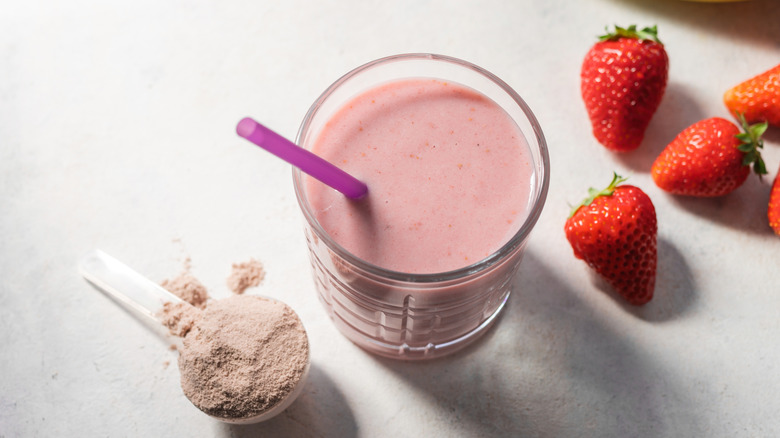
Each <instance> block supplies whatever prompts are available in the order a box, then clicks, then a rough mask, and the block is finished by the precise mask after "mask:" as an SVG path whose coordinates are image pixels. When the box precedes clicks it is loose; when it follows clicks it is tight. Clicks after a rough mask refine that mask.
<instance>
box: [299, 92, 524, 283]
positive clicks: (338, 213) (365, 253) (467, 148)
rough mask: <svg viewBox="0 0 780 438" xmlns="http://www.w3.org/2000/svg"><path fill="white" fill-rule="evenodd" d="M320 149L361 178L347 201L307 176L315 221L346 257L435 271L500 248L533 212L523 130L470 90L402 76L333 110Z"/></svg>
mask: <svg viewBox="0 0 780 438" xmlns="http://www.w3.org/2000/svg"><path fill="white" fill-rule="evenodd" d="M312 150H313V152H314V153H316V154H318V155H320V156H321V157H323V158H325V159H326V160H328V161H330V162H331V163H333V164H335V165H337V166H339V167H341V168H342V169H343V170H344V171H346V172H347V173H349V174H351V175H353V176H355V177H357V178H358V179H361V180H362V181H364V182H365V183H366V184H367V185H368V187H369V194H368V196H367V197H365V198H364V199H362V200H360V201H357V202H356V201H351V200H349V199H347V198H346V197H344V196H343V195H342V194H340V193H338V192H337V191H335V190H333V189H331V188H329V187H328V186H326V185H324V184H322V183H320V182H318V181H316V180H313V179H311V178H309V179H308V180H307V182H306V190H307V194H308V198H309V202H310V203H311V205H312V207H313V210H314V211H315V214H316V217H317V220H318V221H319V223H320V224H321V225H322V227H323V228H324V230H325V231H326V232H327V233H328V234H329V235H330V236H331V237H332V238H333V239H334V240H335V241H336V242H337V243H339V244H340V245H341V246H343V247H344V248H345V249H346V250H347V251H349V252H351V253H352V254H354V255H356V256H357V257H360V258H362V259H363V260H365V261H368V262H370V263H372V264H375V265H377V266H380V267H383V268H386V269H390V270H394V271H401V272H408V273H437V272H445V271H450V270H453V269H457V268H461V267H464V266H468V265H470V264H473V263H476V262H478V261H480V260H482V259H484V258H485V257H487V256H489V255H490V254H492V253H493V252H495V251H496V250H498V249H499V248H500V247H501V246H502V245H503V244H504V243H506V242H507V241H508V240H509V239H510V238H511V236H513V235H514V234H515V233H516V232H517V231H518V230H519V228H520V226H521V225H522V223H523V221H524V220H525V218H526V215H527V211H528V209H529V205H528V204H529V195H530V193H531V190H532V184H533V166H532V163H533V160H532V157H531V152H530V149H529V147H528V144H527V142H526V140H525V137H524V135H523V133H522V132H521V131H520V128H519V127H518V126H517V124H516V123H515V122H514V121H513V120H512V118H511V117H510V116H509V115H508V114H507V113H506V112H505V111H504V110H503V109H502V108H501V107H500V106H499V105H498V104H496V103H495V102H493V101H492V100H491V99H489V98H487V97H486V96H484V95H482V94H481V93H479V92H477V91H474V90H472V89H470V88H467V87H465V86H462V85H459V84H456V83H452V82H445V81H441V80H436V79H405V80H400V81H394V82H390V83H387V84H384V85H381V86H378V87H376V88H373V89H370V90H368V91H366V92H364V93H362V94H360V95H359V96H358V97H356V98H354V99H353V100H352V101H350V102H348V103H347V104H346V105H345V106H344V107H343V108H341V109H340V110H339V111H337V112H336V113H335V114H334V115H333V117H332V118H331V119H330V120H329V121H328V122H327V123H326V124H325V126H324V127H323V129H322V131H321V132H320V133H319V135H318V137H317V138H316V140H315V142H314V145H313V147H312Z"/></svg>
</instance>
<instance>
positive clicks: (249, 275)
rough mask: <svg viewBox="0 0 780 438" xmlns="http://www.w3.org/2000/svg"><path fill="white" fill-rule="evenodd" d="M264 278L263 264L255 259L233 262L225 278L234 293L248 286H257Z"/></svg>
mask: <svg viewBox="0 0 780 438" xmlns="http://www.w3.org/2000/svg"><path fill="white" fill-rule="evenodd" d="M264 278H265V269H264V268H263V264H262V263H260V262H258V261H257V260H255V259H250V260H249V261H248V262H243V263H233V269H232V270H231V272H230V276H229V277H228V278H227V286H228V288H230V290H232V291H233V293H235V294H239V295H240V294H242V293H244V291H245V290H247V289H248V288H250V287H254V286H258V285H260V283H261V282H262V281H263V279H264Z"/></svg>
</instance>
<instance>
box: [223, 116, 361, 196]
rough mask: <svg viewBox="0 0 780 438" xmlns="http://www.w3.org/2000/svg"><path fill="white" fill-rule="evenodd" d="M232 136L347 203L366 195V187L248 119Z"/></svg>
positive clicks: (245, 119) (240, 124)
mask: <svg viewBox="0 0 780 438" xmlns="http://www.w3.org/2000/svg"><path fill="white" fill-rule="evenodd" d="M236 132H237V133H238V135H240V136H241V137H244V138H245V139H247V140H249V141H251V142H252V143H254V144H256V145H258V146H260V147H261V148H263V149H265V150H267V151H268V152H270V153H272V154H274V155H276V156H277V157H279V158H281V159H282V160H284V161H286V162H288V163H290V164H292V165H293V166H295V167H297V168H298V169H300V170H301V171H302V172H305V173H307V174H309V175H311V176H313V177H314V178H317V179H318V180H320V181H322V182H323V183H325V184H327V185H329V186H331V187H333V188H334V189H336V190H338V191H339V192H341V193H343V194H344V195H345V196H346V197H348V198H350V199H359V198H362V197H363V196H365V195H366V193H368V186H366V184H365V183H363V182H362V181H359V180H357V179H355V178H354V177H353V176H352V175H350V174H348V173H346V172H344V171H343V170H341V169H339V168H338V167H336V166H334V165H333V164H331V163H329V162H327V161H325V160H323V159H322V158H320V157H318V156H317V155H314V154H313V153H311V152H309V151H307V150H306V149H304V148H302V147H299V146H298V145H296V144H295V143H293V142H291V141H290V140H287V139H286V138H284V137H282V136H281V135H279V134H277V133H275V132H274V131H272V130H270V129H268V128H266V127H265V126H263V125H261V124H259V123H257V122H256V121H254V120H252V119H251V118H249V117H245V118H244V119H242V120H241V121H240V122H238V126H236Z"/></svg>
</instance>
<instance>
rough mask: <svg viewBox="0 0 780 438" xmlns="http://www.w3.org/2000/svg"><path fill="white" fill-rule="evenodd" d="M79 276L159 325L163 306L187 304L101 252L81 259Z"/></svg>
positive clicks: (95, 251)
mask: <svg viewBox="0 0 780 438" xmlns="http://www.w3.org/2000/svg"><path fill="white" fill-rule="evenodd" d="M79 272H80V273H81V275H82V276H83V277H84V278H85V279H87V281H89V282H90V283H92V284H94V285H95V286H96V287H97V288H98V289H100V290H101V291H103V292H105V293H106V294H107V295H109V296H111V297H112V298H114V299H115V300H117V301H118V302H120V303H121V304H123V305H125V306H126V307H128V308H130V309H131V310H134V311H136V312H138V313H139V314H141V315H143V316H145V317H147V318H148V319H150V320H152V321H157V322H159V321H160V315H161V313H162V309H163V304H164V303H166V302H170V303H174V304H176V303H181V302H184V301H183V300H182V299H181V298H179V297H177V296H176V295H174V294H172V293H170V292H168V291H167V290H165V289H164V288H163V287H162V286H160V285H158V284H157V283H154V282H153V281H151V280H149V279H147V278H146V277H144V276H143V275H141V274H139V273H138V272H136V271H134V270H133V269H132V268H130V267H129V266H127V265H125V264H124V263H122V262H120V261H119V260H117V259H115V258H113V257H111V256H110V255H108V254H106V253H104V252H103V251H101V250H99V249H96V250H94V251H92V252H90V253H89V254H87V255H85V256H84V257H82V258H81V260H80V261H79Z"/></svg>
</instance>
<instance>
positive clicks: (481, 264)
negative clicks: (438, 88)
mask: <svg viewBox="0 0 780 438" xmlns="http://www.w3.org/2000/svg"><path fill="white" fill-rule="evenodd" d="M405 60H431V61H441V62H447V63H451V64H455V65H458V66H460V67H465V68H467V69H470V70H473V71H475V72H477V73H479V74H481V75H482V76H484V77H486V78H487V79H489V80H490V81H492V82H493V83H495V84H496V85H498V86H499V88H501V89H502V90H503V91H504V92H505V93H507V94H508V95H509V97H510V98H511V99H512V100H513V101H514V102H515V103H516V104H517V105H518V106H519V107H520V109H521V110H522V112H523V114H524V115H525V117H526V118H527V119H528V122H529V123H530V125H531V127H532V128H533V135H534V136H535V139H536V144H537V146H538V149H539V161H540V163H536V162H534V168H535V172H534V173H537V172H536V170H541V175H540V177H539V178H538V179H537V182H538V183H539V184H538V189H537V190H535V193H533V192H532V193H531V194H532V195H535V196H534V197H533V199H532V202H531V210H530V211H529V212H528V216H527V217H526V219H525V221H524V222H523V224H522V225H521V226H520V229H519V230H517V232H516V233H515V234H514V235H513V236H512V237H511V238H510V239H509V240H508V241H507V242H506V243H504V244H503V245H501V247H500V248H499V249H497V250H496V251H494V252H493V253H492V254H490V255H489V256H487V257H485V258H483V259H480V260H478V261H476V262H474V263H472V264H470V265H467V266H464V267H462V268H457V269H453V270H449V271H444V272H435V273H409V272H401V271H395V270H391V269H386V268H383V267H381V266H377V265H375V264H373V263H370V262H367V261H365V260H363V259H361V258H360V257H357V256H356V255H354V254H352V253H351V252H349V251H347V250H346V249H345V248H344V247H343V246H341V245H340V244H339V243H337V242H336V241H335V240H333V239H332V238H331V237H330V235H328V233H327V232H325V230H324V229H323V228H322V226H321V225H320V223H319V221H317V219H316V217H315V215H314V213H313V212H312V210H311V206H310V204H309V203H308V198H307V196H306V195H305V194H304V193H303V191H304V189H303V187H302V186H303V179H302V175H301V171H300V170H299V169H298V168H295V167H293V169H292V172H293V186H294V189H295V197H296V199H297V201H298V205H299V206H300V207H301V211H302V212H303V214H304V217H305V219H306V221H307V223H308V224H309V225H310V226H311V227H312V228H313V230H314V233H315V234H317V237H318V238H319V239H321V240H323V241H324V242H325V243H326V244H327V246H328V248H329V249H330V250H331V251H333V252H335V253H336V254H337V255H338V256H339V257H341V258H342V259H344V260H346V261H347V262H349V263H350V264H352V265H354V266H356V267H358V268H359V269H361V270H362V271H364V272H365V273H369V274H372V275H375V276H378V277H381V278H386V279H391V280H396V281H402V282H408V283H441V282H446V281H451V280H458V279H462V278H465V277H469V276H471V275H474V274H477V273H480V272H482V271H485V270H486V269H488V268H490V267H491V266H494V265H496V264H498V263H500V262H501V261H502V260H504V258H506V257H507V256H509V255H511V254H512V253H513V252H514V251H515V250H516V249H518V248H519V247H520V246H521V245H522V243H523V242H524V241H525V240H526V238H527V237H528V236H529V235H530V233H531V230H532V229H533V227H534V225H536V222H537V221H538V220H539V216H540V215H541V213H542V209H543V207H544V203H545V201H546V199H547V191H548V189H549V185H550V157H549V152H548V150H547V142H546V140H545V138H544V134H543V133H542V128H541V126H540V125H539V121H538V120H537V119H536V116H535V115H534V113H533V112H532V111H531V108H530V107H529V106H528V104H526V103H525V101H524V100H523V98H522V97H520V95H519V94H517V92H516V91H515V90H514V89H512V87H510V86H509V85H508V84H507V83H506V82H504V81H503V80H501V79H500V78H499V77H498V76H496V75H494V74H493V73H490V72H489V71H487V70H485V69H483V68H482V67H479V66H477V65H475V64H472V63H470V62H468V61H464V60H462V59H458V58H454V57H451V56H446V55H437V54H432V53H405V54H398V55H391V56H386V57H383V58H379V59H376V60H373V61H370V62H367V63H365V64H363V65H361V66H359V67H356V68H354V69H352V70H350V71H349V72H347V73H346V74H344V75H343V76H341V77H340V78H339V79H338V80H336V81H335V82H334V83H333V84H331V85H330V86H329V87H328V88H327V89H325V91H323V92H322V94H321V95H320V96H319V97H318V98H317V100H315V101H314V103H313V104H312V105H311V107H309V110H308V111H307V112H306V115H305V116H304V118H303V121H302V122H301V125H300V127H299V129H298V132H297V134H296V136H295V143H296V144H298V145H299V146H300V143H301V139H302V138H303V135H304V133H306V132H307V131H308V129H309V125H310V124H311V121H312V119H313V118H314V115H315V114H316V113H317V110H318V109H319V108H320V107H321V106H322V103H323V102H325V100H326V99H328V97H329V96H330V95H331V94H332V93H333V92H334V91H335V90H336V89H337V88H339V87H340V86H341V85H342V84H344V83H345V82H346V81H348V80H349V79H351V78H352V77H354V76H356V75H357V74H359V73H361V72H363V71H365V70H368V69H370V68H372V67H374V66H376V65H378V64H384V63H388V62H392V61H405ZM440 79H448V78H440ZM463 85H465V86H468V84H463ZM525 134H526V135H528V134H529V133H525ZM301 147H302V146H301ZM532 149H533V148H532ZM539 164H541V166H539Z"/></svg>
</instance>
